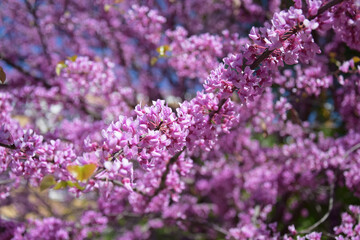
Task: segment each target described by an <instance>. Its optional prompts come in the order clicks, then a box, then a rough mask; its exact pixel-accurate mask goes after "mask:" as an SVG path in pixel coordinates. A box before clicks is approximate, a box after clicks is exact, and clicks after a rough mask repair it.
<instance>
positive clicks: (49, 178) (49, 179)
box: [40, 175, 56, 191]
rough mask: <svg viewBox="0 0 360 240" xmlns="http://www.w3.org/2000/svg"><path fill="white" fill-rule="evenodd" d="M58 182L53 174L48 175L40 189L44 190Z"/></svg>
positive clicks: (42, 181)
mask: <svg viewBox="0 0 360 240" xmlns="http://www.w3.org/2000/svg"><path fill="white" fill-rule="evenodd" d="M55 184H56V181H55V178H54V176H53V175H46V176H45V177H44V178H43V179H42V180H41V183H40V191H44V190H45V189H48V188H50V187H52V186H54V185H55Z"/></svg>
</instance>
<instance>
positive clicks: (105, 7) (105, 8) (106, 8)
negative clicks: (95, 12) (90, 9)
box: [104, 4, 111, 12]
mask: <svg viewBox="0 0 360 240" xmlns="http://www.w3.org/2000/svg"><path fill="white" fill-rule="evenodd" d="M110 9H111V5H110V4H105V5H104V11H105V12H108V11H109V10H110Z"/></svg>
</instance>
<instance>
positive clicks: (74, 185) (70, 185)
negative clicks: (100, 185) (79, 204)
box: [66, 181, 85, 190]
mask: <svg viewBox="0 0 360 240" xmlns="http://www.w3.org/2000/svg"><path fill="white" fill-rule="evenodd" d="M66 184H67V185H68V186H69V187H76V188H77V189H79V190H84V189H85V187H82V186H80V184H79V183H78V182H72V181H67V182H66Z"/></svg>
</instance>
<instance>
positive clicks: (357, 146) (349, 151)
mask: <svg viewBox="0 0 360 240" xmlns="http://www.w3.org/2000/svg"><path fill="white" fill-rule="evenodd" d="M359 148H360V143H358V144H356V145H355V146H353V147H352V148H350V149H349V150H347V151H346V153H345V154H344V156H343V158H344V159H346V158H347V157H348V156H349V155H350V154H351V153H352V152H354V151H356V150H358V149H359Z"/></svg>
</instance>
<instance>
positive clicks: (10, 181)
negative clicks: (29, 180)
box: [0, 179, 14, 185]
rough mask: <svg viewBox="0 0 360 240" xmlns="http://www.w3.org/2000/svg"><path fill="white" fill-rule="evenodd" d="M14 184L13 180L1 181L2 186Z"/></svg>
mask: <svg viewBox="0 0 360 240" xmlns="http://www.w3.org/2000/svg"><path fill="white" fill-rule="evenodd" d="M12 182H14V180H13V179H4V180H0V185H6V184H9V183H12Z"/></svg>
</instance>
